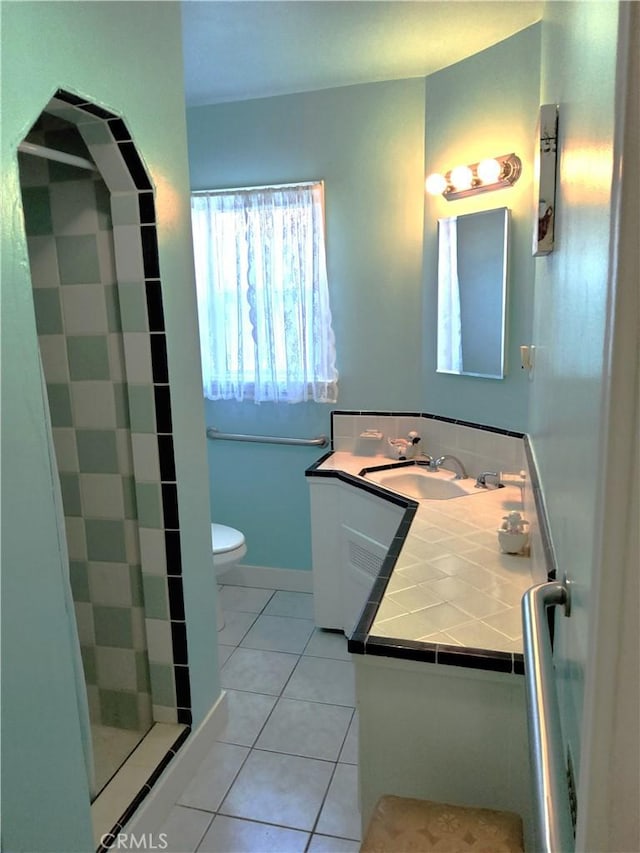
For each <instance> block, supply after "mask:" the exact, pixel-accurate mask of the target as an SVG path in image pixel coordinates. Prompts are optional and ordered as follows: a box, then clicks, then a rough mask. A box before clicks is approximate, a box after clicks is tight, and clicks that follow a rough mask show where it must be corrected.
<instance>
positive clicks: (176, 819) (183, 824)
mask: <svg viewBox="0 0 640 853" xmlns="http://www.w3.org/2000/svg"><path fill="white" fill-rule="evenodd" d="M211 818H212V815H211V814H210V813H209V812H202V811H198V810H197V809H189V808H186V807H185V806H174V807H173V808H172V809H171V811H170V812H169V815H168V816H167V819H166V821H165V822H164V823H163V825H162V826H161V827H160V829H159V830H158V832H157V833H154V839H153V840H154V841H155V844H156V846H157V848H158V849H160V845H161V844H162V845H163V847H162V849H164V850H165V851H166V853H195V851H196V850H197V849H198V844H200V841H201V840H202V837H203V835H204V834H205V832H206V831H207V829H208V827H209V824H210V823H211ZM162 836H164V837H162ZM149 840H150V841H151V839H149Z"/></svg>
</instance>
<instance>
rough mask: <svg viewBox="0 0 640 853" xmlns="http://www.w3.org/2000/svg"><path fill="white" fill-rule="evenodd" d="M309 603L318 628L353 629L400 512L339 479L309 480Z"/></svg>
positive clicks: (387, 503)
mask: <svg viewBox="0 0 640 853" xmlns="http://www.w3.org/2000/svg"><path fill="white" fill-rule="evenodd" d="M308 482H309V493H310V500H311V553H312V564H313V601H314V608H315V622H316V625H317V626H318V627H319V628H337V629H340V630H342V631H344V632H345V634H347V636H348V635H349V634H351V632H352V631H353V629H354V628H355V626H356V624H357V622H358V618H359V616H360V613H361V611H362V608H363V607H364V605H365V604H366V602H367V599H368V596H369V592H370V590H371V587H372V586H373V583H374V581H375V579H376V577H377V576H378V572H379V571H380V567H381V566H382V563H383V561H384V559H385V557H386V555H387V551H388V550H389V547H390V545H391V542H392V540H393V537H394V536H395V534H396V531H397V529H398V525H399V524H400V521H401V520H402V517H403V514H404V509H403V508H402V507H400V506H397V505H396V504H393V503H391V502H389V501H386V500H385V499H384V498H382V497H378V496H377V495H374V494H371V493H370V492H367V491H365V490H364V489H360V488H357V487H356V486H352V485H350V484H349V483H345V482H342V481H341V480H339V479H338V478H337V477H336V478H334V477H310V478H309V479H308Z"/></svg>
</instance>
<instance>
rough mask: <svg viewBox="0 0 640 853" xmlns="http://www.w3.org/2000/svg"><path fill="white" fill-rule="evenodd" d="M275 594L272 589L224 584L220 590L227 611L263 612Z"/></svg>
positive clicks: (221, 599)
mask: <svg viewBox="0 0 640 853" xmlns="http://www.w3.org/2000/svg"><path fill="white" fill-rule="evenodd" d="M273 595H274V593H273V590H271V589H256V588H255V587H250V586H228V585H223V586H222V588H221V590H220V602H221V604H222V609H223V610H225V611H230V610H236V611H242V612H245V613H262V611H263V609H264V606H265V604H267V602H268V601H269V599H270V598H272V597H273ZM276 595H277V593H276Z"/></svg>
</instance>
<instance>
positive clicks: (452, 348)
mask: <svg viewBox="0 0 640 853" xmlns="http://www.w3.org/2000/svg"><path fill="white" fill-rule="evenodd" d="M437 337H438V370H443V371H446V372H447V373H461V372H462V323H461V318H460V285H459V281H458V248H457V226H456V219H455V217H452V218H450V219H441V220H440V221H439V222H438V335H437Z"/></svg>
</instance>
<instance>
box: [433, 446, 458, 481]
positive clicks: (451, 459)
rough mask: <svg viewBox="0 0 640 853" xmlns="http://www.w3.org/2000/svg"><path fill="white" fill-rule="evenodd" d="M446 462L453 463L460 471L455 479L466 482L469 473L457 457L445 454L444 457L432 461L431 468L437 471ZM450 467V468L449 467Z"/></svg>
mask: <svg viewBox="0 0 640 853" xmlns="http://www.w3.org/2000/svg"><path fill="white" fill-rule="evenodd" d="M445 462H453V463H454V465H455V467H456V468H457V469H458V470H457V472H456V476H455V479H456V480H466V478H467V472H466V471H465V467H464V465H463V464H462V462H461V461H460V460H459V459H458V457H457V456H451V455H450V454H448V453H445V455H444V456H439V457H438V458H437V459H432V460H431V462H430V463H429V468H430V469H431V470H432V471H437V470H438V468H439V467H440V466H441V465H444V463H445ZM447 467H448V466H447Z"/></svg>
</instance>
